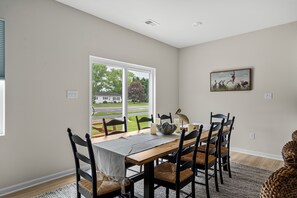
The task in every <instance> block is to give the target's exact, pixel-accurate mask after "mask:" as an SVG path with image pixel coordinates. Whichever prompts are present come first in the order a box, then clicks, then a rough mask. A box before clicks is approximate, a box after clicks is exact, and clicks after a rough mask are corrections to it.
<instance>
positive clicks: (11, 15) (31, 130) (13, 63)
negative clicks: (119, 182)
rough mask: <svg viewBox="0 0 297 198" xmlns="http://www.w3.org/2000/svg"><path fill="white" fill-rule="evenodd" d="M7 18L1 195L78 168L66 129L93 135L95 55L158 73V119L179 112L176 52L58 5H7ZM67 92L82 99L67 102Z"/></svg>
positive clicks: (17, 0) (26, 1)
mask: <svg viewBox="0 0 297 198" xmlns="http://www.w3.org/2000/svg"><path fill="white" fill-rule="evenodd" d="M0 17H1V18H4V19H5V21H6V135H5V136H4V137H0V158H1V165H0V166H1V168H0V178H1V179H0V189H1V188H4V187H8V186H11V185H15V184H18V183H21V182H24V181H28V180H32V179H35V178H39V177H43V176H47V175H50V174H54V173H57V172H60V171H64V170H67V169H71V168H74V161H73V156H72V153H71V148H70V144H69V140H68V137H67V134H66V129H67V127H71V128H73V129H75V130H76V131H79V132H80V134H83V133H85V132H87V130H88V108H89V107H88V99H89V98H88V94H89V55H94V56H99V57H104V58H109V59H114V60H119V61H124V62H129V63H135V64H140V65H145V66H150V67H155V68H156V71H157V79H156V81H157V85H156V86H157V96H158V97H157V102H156V103H157V111H159V112H169V111H171V112H172V111H174V110H175V109H176V108H177V106H178V90H177V87H178V81H177V80H176V79H177V78H178V75H177V66H178V50H177V49H176V48H173V47H170V46H168V45H165V44H163V43H160V42H157V41H155V40H153V39H150V38H147V37H145V36H142V35H140V34H137V33H135V32H132V31H130V30H127V29H124V28H121V27H119V26H117V25H114V24H111V23H109V22H106V21H103V20H100V19H98V18H95V17H93V16H90V15H88V14H86V13H83V12H80V11H78V10H75V9H73V8H70V7H67V6H65V5H62V4H60V3H58V2H56V1H54V0H42V1H40V0H13V1H11V0H1V1H0ZM169 76H170V78H169ZM172 87H174V88H172ZM67 89H76V90H78V92H79V98H78V99H76V100H67V99H66V90H67ZM162 90H166V91H165V92H164V91H162ZM168 99H170V102H168Z"/></svg>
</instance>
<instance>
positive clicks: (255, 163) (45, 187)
mask: <svg viewBox="0 0 297 198" xmlns="http://www.w3.org/2000/svg"><path fill="white" fill-rule="evenodd" d="M231 159H232V161H233V162H236V163H240V164H244V165H247V166H252V167H256V168H261V169H265V170H270V171H275V170H277V169H278V168H280V167H282V166H283V162H282V161H279V160H273V159H267V158H263V157H258V156H252V155H247V154H243V153H237V152H232V154H231ZM73 182H75V175H70V176H67V177H63V178H60V179H57V180H54V181H50V182H47V183H44V184H40V185H37V186H34V187H31V188H28V189H25V190H21V191H19V192H16V193H13V194H11V195H7V196H4V197H5V198H20V197H21V198H27V197H33V196H36V195H40V194H43V193H45V192H48V191H52V190H54V189H57V188H59V187H62V186H65V185H67V184H70V183H73Z"/></svg>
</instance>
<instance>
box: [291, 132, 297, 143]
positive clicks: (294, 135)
mask: <svg viewBox="0 0 297 198" xmlns="http://www.w3.org/2000/svg"><path fill="white" fill-rule="evenodd" d="M292 140H293V141H297V130H296V131H294V132H293V133H292Z"/></svg>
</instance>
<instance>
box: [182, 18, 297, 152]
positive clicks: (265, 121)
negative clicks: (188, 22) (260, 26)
mask: <svg viewBox="0 0 297 198" xmlns="http://www.w3.org/2000/svg"><path fill="white" fill-rule="evenodd" d="M179 66H180V67H179V75H180V83H179V104H180V107H181V108H182V109H183V111H184V112H187V113H188V114H189V116H190V118H191V119H192V120H193V121H196V120H197V121H202V122H209V113H210V111H214V112H217V113H218V112H222V113H227V112H230V113H231V114H232V115H235V116H236V121H235V131H234V133H233V137H232V146H233V147H237V148H239V150H241V151H244V152H248V153H255V154H259V155H262V154H263V155H264V156H270V157H280V155H281V148H282V146H283V145H284V144H285V143H286V142H287V141H289V140H290V139H291V133H292V132H293V131H294V130H296V128H297V122H296V121H297V86H296V85H297V78H296V74H297V22H295V23H291V24H287V25H282V26H277V27H273V28H269V29H265V30H261V31H257V32H253V33H248V34H243V35H240V36H235V37H232V38H227V39H223V40H218V41H214V42H209V43H205V44H202V45H196V46H193V47H188V48H184V49H181V50H180V54H179ZM239 68H252V69H253V81H252V82H253V90H251V91H237V92H210V91H209V84H210V80H209V75H210V72H212V71H220V70H228V69H239ZM265 92H272V93H273V100H264V93H265ZM251 132H254V133H255V135H256V139H255V140H251V139H249V133H251Z"/></svg>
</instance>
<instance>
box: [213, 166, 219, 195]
mask: <svg viewBox="0 0 297 198" xmlns="http://www.w3.org/2000/svg"><path fill="white" fill-rule="evenodd" d="M214 166H215V167H214V174H215V184H216V191H217V192H219V184H218V170H217V169H218V168H217V163H215V165H214Z"/></svg>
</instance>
